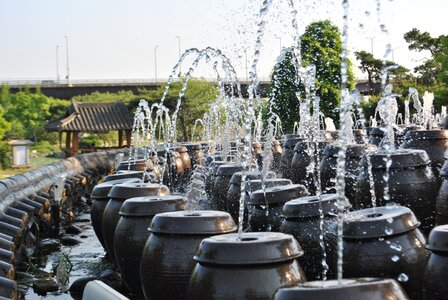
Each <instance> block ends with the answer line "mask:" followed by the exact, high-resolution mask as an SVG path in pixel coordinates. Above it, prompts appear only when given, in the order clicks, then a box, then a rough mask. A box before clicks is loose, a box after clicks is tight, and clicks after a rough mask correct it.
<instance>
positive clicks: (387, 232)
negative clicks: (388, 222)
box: [384, 228, 394, 235]
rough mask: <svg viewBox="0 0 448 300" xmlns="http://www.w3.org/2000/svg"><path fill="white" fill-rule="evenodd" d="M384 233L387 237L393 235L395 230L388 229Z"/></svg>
mask: <svg viewBox="0 0 448 300" xmlns="http://www.w3.org/2000/svg"><path fill="white" fill-rule="evenodd" d="M384 233H385V234H387V235H392V234H393V233H394V230H393V229H392V228H386V229H385V230H384Z"/></svg>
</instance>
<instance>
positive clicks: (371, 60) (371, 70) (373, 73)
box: [355, 51, 383, 94]
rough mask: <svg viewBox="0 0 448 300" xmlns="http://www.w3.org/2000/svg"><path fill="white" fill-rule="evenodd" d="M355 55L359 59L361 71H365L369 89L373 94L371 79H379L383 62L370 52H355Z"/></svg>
mask: <svg viewBox="0 0 448 300" xmlns="http://www.w3.org/2000/svg"><path fill="white" fill-rule="evenodd" d="M355 57H356V59H357V60H358V61H359V68H360V69H361V71H363V72H365V73H367V77H368V80H369V89H370V91H371V93H372V94H373V90H374V87H373V81H374V80H378V79H380V75H381V68H382V65H383V63H382V61H381V60H380V59H377V58H375V57H374V56H373V55H372V54H371V53H369V52H366V51H357V52H355Z"/></svg>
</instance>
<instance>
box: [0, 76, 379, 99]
mask: <svg viewBox="0 0 448 300" xmlns="http://www.w3.org/2000/svg"><path fill="white" fill-rule="evenodd" d="M166 81H167V80H166V79H164V80H163V79H161V80H160V81H158V82H155V81H151V80H78V81H71V84H70V85H69V84H67V82H62V81H61V83H57V82H55V81H53V80H34V81H3V82H0V85H2V84H4V85H8V86H9V88H10V91H11V92H12V93H15V92H18V91H19V90H21V89H24V88H25V87H26V86H28V87H29V88H30V89H31V90H32V91H33V90H35V89H36V87H37V86H39V87H40V89H41V91H42V93H43V94H44V95H47V96H49V97H54V98H59V99H71V98H72V97H74V96H79V95H86V94H91V93H93V92H100V93H105V92H109V93H116V92H119V91H132V92H133V93H134V94H137V93H138V90H139V89H147V90H156V89H157V88H158V87H160V85H161V84H162V83H164V82H166ZM249 84H250V82H248V81H241V91H242V94H243V97H244V98H248V97H249V95H248V93H247V88H248V86H249ZM269 85H270V81H268V80H264V81H260V85H259V89H258V93H259V95H260V96H261V97H268V96H269ZM356 88H357V89H358V90H359V91H360V92H361V94H363V95H367V94H371V91H369V85H368V82H367V81H365V80H360V81H358V82H357V83H356ZM379 91H380V84H379V83H375V87H374V92H375V93H379Z"/></svg>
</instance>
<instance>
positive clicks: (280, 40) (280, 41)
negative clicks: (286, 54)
mask: <svg viewBox="0 0 448 300" xmlns="http://www.w3.org/2000/svg"><path fill="white" fill-rule="evenodd" d="M275 38H276V39H278V41H279V43H280V52H282V38H281V37H279V36H276V37H275Z"/></svg>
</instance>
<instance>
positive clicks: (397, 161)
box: [361, 149, 430, 169]
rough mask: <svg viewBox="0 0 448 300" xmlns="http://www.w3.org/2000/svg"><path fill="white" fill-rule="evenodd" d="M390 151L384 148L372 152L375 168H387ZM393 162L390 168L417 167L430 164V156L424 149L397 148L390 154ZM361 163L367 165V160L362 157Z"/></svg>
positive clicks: (371, 157) (371, 159) (372, 161)
mask: <svg viewBox="0 0 448 300" xmlns="http://www.w3.org/2000/svg"><path fill="white" fill-rule="evenodd" d="M387 156H388V153H387V152H386V151H384V150H380V151H377V152H375V153H371V154H370V162H371V163H372V168H373V169H386V162H387ZM390 159H391V161H392V164H391V165H390V169H404V168H415V167H423V166H426V165H429V162H430V160H429V157H428V154H426V151H424V150H417V149H397V150H394V151H393V152H392V153H391V154H390ZM361 165H362V166H363V167H364V166H367V160H366V159H365V157H363V158H362V161H361Z"/></svg>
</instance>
